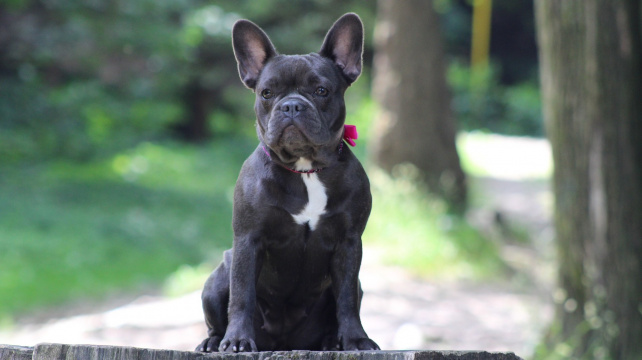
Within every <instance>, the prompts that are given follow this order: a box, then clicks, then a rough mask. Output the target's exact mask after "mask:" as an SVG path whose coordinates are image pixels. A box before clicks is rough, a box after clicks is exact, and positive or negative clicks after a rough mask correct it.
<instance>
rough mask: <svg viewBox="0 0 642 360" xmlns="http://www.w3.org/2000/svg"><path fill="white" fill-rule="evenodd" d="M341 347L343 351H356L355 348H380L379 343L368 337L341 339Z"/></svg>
mask: <svg viewBox="0 0 642 360" xmlns="http://www.w3.org/2000/svg"><path fill="white" fill-rule="evenodd" d="M341 348H342V350H344V351H356V350H381V349H380V348H379V345H377V343H375V342H374V341H372V340H371V339H370V338H367V337H365V338H353V339H342V340H341Z"/></svg>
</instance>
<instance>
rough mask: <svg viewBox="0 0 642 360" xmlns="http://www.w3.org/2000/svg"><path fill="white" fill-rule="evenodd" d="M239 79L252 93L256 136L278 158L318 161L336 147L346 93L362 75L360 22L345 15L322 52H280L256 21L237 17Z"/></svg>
mask: <svg viewBox="0 0 642 360" xmlns="http://www.w3.org/2000/svg"><path fill="white" fill-rule="evenodd" d="M232 40H233V45H234V55H235V56H236V60H237V62H238V70H239V75H240V76H241V80H242V81H243V83H244V84H245V85H246V86H247V87H248V88H250V89H252V90H253V91H254V92H255V93H256V102H255V105H254V110H255V111H256V117H257V133H258V136H259V139H260V140H261V141H262V142H263V143H264V144H265V145H267V146H268V147H269V149H270V150H272V152H273V153H274V154H276V156H277V157H278V159H279V160H280V161H281V162H283V163H285V164H291V163H293V162H295V161H297V160H298V159H299V158H302V157H303V158H307V159H316V160H317V161H320V162H322V158H323V157H324V156H327V154H330V153H333V152H335V151H336V148H337V146H338V145H339V142H340V141H341V137H342V135H343V125H344V121H345V102H344V99H343V95H344V92H345V90H346V88H348V86H350V84H352V83H353V82H354V81H355V80H357V78H358V77H359V75H360V74H361V63H362V60H361V58H362V53H363V24H362V23H361V20H360V19H359V17H358V16H357V15H356V14H352V13H349V14H345V15H343V16H342V17H341V18H339V20H337V21H336V22H335V23H334V25H333V26H332V27H331V28H330V30H329V31H328V33H327V34H326V37H325V40H324V42H323V45H322V46H321V50H320V51H319V52H318V53H312V54H308V55H279V54H278V53H277V51H276V49H275V48H274V45H272V42H271V41H270V39H269V38H268V36H267V35H266V34H265V32H263V30H261V28H259V27H258V26H257V25H255V24H254V23H252V22H250V21H248V20H239V21H238V22H237V23H236V24H235V25H234V28H233V30H232Z"/></svg>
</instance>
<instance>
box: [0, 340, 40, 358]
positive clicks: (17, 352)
mask: <svg viewBox="0 0 642 360" xmlns="http://www.w3.org/2000/svg"><path fill="white" fill-rule="evenodd" d="M32 356H33V348H32V347H24V346H14V345H2V344H0V360H31V359H32Z"/></svg>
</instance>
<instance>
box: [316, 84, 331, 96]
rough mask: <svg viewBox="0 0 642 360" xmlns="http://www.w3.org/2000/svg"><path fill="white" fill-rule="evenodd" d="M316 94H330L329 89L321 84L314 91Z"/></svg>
mask: <svg viewBox="0 0 642 360" xmlns="http://www.w3.org/2000/svg"><path fill="white" fill-rule="evenodd" d="M314 94H315V95H319V96H328V89H326V88H324V87H322V86H319V87H318V88H317V90H316V91H315V92H314Z"/></svg>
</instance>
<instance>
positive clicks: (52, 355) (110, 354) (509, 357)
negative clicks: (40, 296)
mask: <svg viewBox="0 0 642 360" xmlns="http://www.w3.org/2000/svg"><path fill="white" fill-rule="evenodd" d="M33 359H34V360H521V358H520V357H518V356H516V355H515V354H513V353H490V352H485V351H274V352H272V351H264V352H257V353H238V354H228V353H211V354H203V353H198V352H192V351H175V350H156V349H141V348H133V347H121V346H99V345H66V344H38V345H36V347H35V351H34V355H33ZM0 360H8V359H4V358H2V357H0ZM12 360H13V359H12ZM16 360H23V359H22V358H19V359H16Z"/></svg>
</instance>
